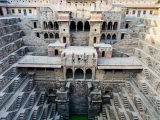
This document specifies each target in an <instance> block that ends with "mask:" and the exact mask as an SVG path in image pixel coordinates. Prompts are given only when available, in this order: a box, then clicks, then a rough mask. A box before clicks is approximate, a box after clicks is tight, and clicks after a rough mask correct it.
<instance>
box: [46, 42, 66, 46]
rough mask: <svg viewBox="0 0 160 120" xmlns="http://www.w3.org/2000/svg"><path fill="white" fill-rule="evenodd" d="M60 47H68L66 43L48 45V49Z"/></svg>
mask: <svg viewBox="0 0 160 120" xmlns="http://www.w3.org/2000/svg"><path fill="white" fill-rule="evenodd" d="M55 46H56V47H58V46H60V47H65V46H66V44H65V43H59V42H55V43H50V44H49V45H48V47H55Z"/></svg>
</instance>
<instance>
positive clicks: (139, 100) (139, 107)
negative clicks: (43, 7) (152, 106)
mask: <svg viewBox="0 0 160 120" xmlns="http://www.w3.org/2000/svg"><path fill="white" fill-rule="evenodd" d="M136 100H137V108H138V110H139V112H143V108H142V102H141V99H140V98H137V99H136Z"/></svg>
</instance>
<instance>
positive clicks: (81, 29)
mask: <svg viewBox="0 0 160 120" xmlns="http://www.w3.org/2000/svg"><path fill="white" fill-rule="evenodd" d="M77 31H83V23H82V22H81V21H79V22H78V25H77Z"/></svg>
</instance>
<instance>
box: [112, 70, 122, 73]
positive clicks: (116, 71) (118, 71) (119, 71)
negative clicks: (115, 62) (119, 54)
mask: <svg viewBox="0 0 160 120" xmlns="http://www.w3.org/2000/svg"><path fill="white" fill-rule="evenodd" d="M114 72H115V73H123V70H122V69H117V70H114Z"/></svg>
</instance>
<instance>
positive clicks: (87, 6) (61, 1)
mask: <svg viewBox="0 0 160 120" xmlns="http://www.w3.org/2000/svg"><path fill="white" fill-rule="evenodd" d="M157 2H158V0H8V6H9V7H18V6H20V5H23V7H31V6H32V7H49V8H51V9H52V10H53V11H71V10H85V11H109V10H110V9H111V8H112V7H116V6H117V5H122V6H123V5H125V7H127V6H137V5H143V4H145V5H147V4H148V5H150V6H155V5H156V3H157ZM123 7H124V6H123Z"/></svg>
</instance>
